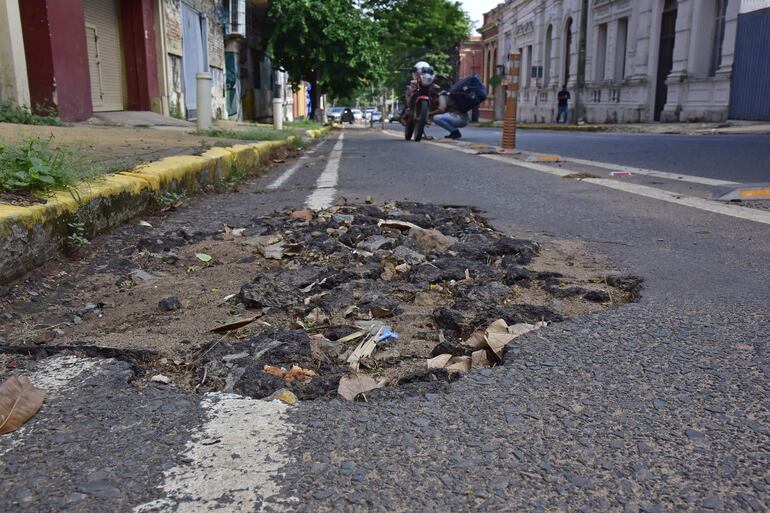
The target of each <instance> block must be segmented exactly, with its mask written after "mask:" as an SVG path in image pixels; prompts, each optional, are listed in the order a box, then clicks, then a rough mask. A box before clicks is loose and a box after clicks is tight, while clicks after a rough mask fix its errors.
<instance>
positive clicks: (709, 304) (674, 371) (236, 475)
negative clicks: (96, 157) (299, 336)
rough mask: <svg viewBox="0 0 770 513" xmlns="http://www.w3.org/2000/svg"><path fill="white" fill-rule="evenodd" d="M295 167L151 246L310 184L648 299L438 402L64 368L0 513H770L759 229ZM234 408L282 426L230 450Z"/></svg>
mask: <svg viewBox="0 0 770 513" xmlns="http://www.w3.org/2000/svg"><path fill="white" fill-rule="evenodd" d="M624 137H625V136H624ZM335 144H336V145H337V148H338V149H337V151H333V150H332V149H333V147H334V146H335ZM305 162H306V164H305V165H302V166H300V167H298V168H296V169H295V170H294V172H292V174H291V175H290V176H285V177H284V178H282V179H280V180H279V177H281V176H282V173H284V172H285V171H286V169H287V168H288V169H291V166H292V163H287V164H286V165H284V166H282V167H279V168H277V169H275V170H273V171H272V172H271V173H270V174H269V175H268V176H266V177H264V178H261V179H259V180H256V181H255V182H254V183H252V184H250V185H248V186H244V187H242V188H241V191H240V192H238V193H231V194H226V195H206V196H204V197H200V198H198V199H197V200H196V201H195V202H194V203H193V205H192V206H191V207H190V208H188V209H182V210H180V211H178V212H175V213H170V214H169V215H168V216H167V217H165V218H163V219H153V220H152V224H153V226H155V227H156V229H157V230H158V233H161V232H163V231H164V230H169V229H173V228H175V227H179V226H186V225H194V226H196V227H199V228H200V229H201V230H206V229H208V228H215V227H218V228H219V229H221V225H222V222H227V223H228V224H231V225H233V226H242V225H243V223H244V222H248V220H249V219H251V218H253V217H254V216H256V215H260V214H262V213H265V212H269V211H271V210H273V209H276V208H283V207H287V206H288V207H293V208H297V207H300V206H301V205H302V204H303V203H304V202H305V201H306V200H308V198H317V197H319V195H318V194H317V191H318V189H317V185H318V184H319V183H321V184H323V186H324V187H326V189H327V190H325V193H324V195H323V196H324V197H326V198H331V199H333V198H336V197H345V198H347V199H348V200H350V201H357V200H361V201H363V198H365V197H367V196H370V195H371V196H373V197H374V198H375V199H376V201H389V200H403V199H408V200H414V201H423V202H432V203H441V204H462V205H473V206H476V207H478V208H480V209H482V210H483V211H484V212H485V213H486V215H487V216H488V218H489V219H491V220H492V222H493V224H494V225H495V226H496V227H497V228H499V229H501V230H504V231H506V232H508V233H510V234H511V235H514V236H519V237H524V238H531V239H535V240H537V241H538V242H540V243H542V244H544V245H546V246H548V244H550V243H551V242H554V241H569V242H570V243H572V244H576V245H577V246H576V247H577V248H578V249H576V251H589V252H591V253H593V254H598V255H601V256H602V257H603V258H606V259H607V260H609V261H610V262H611V265H612V267H614V268H616V269H617V270H619V271H621V272H626V273H631V274H635V275H638V276H641V277H643V278H644V279H645V288H644V290H643V292H642V298H641V299H640V301H639V302H637V303H633V304H628V305H625V306H622V307H618V308H613V309H610V310H606V311H604V312H601V313H598V314H594V315H591V316H586V317H580V318H573V319H570V320H568V321H566V322H562V323H556V324H553V325H551V326H548V327H546V328H543V329H541V330H539V331H538V332H536V333H533V334H528V335H525V336H523V337H521V338H519V339H517V349H516V350H515V351H514V352H513V356H512V358H511V359H510V361H509V362H508V363H507V364H506V365H504V366H502V367H497V368H494V369H490V370H488V371H485V372H480V373H477V374H473V375H471V376H469V377H467V378H464V379H461V380H459V381H457V382H454V383H452V384H451V385H448V387H447V389H446V390H445V391H444V392H443V393H438V394H419V393H417V394H415V395H413V396H407V397H392V398H389V399H382V400H379V401H373V402H369V403H363V402H356V403H347V402H340V401H337V400H334V401H331V402H325V401H311V402H304V403H301V404H300V405H299V406H298V407H296V408H292V409H288V410H286V411H284V410H281V411H276V410H268V409H265V408H263V407H261V406H259V404H257V403H261V404H276V403H265V402H261V401H254V402H253V403H250V402H244V403H242V404H239V405H237V406H233V405H232V404H230V403H228V402H227V401H233V400H234V399H232V398H229V399H228V398H216V397H215V398H213V399H212V398H211V397H209V396H207V397H206V398H203V399H202V400H201V398H199V397H196V396H185V395H184V394H181V393H179V392H175V391H174V390H173V389H170V388H164V387H162V386H159V385H152V386H149V387H147V388H136V387H132V386H131V385H127V384H126V383H127V381H128V380H130V369H129V368H128V367H127V366H125V365H122V364H118V363H115V362H103V363H99V364H93V363H91V364H89V365H90V366H89V367H82V368H81V366H78V365H77V362H74V363H73V362H69V363H68V365H69V366H74V367H75V369H76V370H77V373H76V372H75V370H72V371H70V374H72V375H75V376H76V377H73V378H71V379H69V380H65V379H64V377H62V378H61V379H60V381H61V383H58V384H56V383H54V384H52V386H51V389H52V390H53V397H54V399H55V401H54V403H53V406H52V407H50V408H44V409H43V410H42V411H41V412H40V414H38V416H36V417H35V418H34V419H33V420H32V421H31V422H30V423H29V425H28V427H25V428H24V429H23V430H21V431H19V432H17V433H14V434H11V435H8V436H4V437H0V456H2V458H0V470H2V474H3V475H4V476H12V477H10V478H8V477H5V478H4V479H3V480H0V506H2V508H0V509H3V510H5V511H53V510H57V511H132V509H133V508H135V507H139V508H138V509H136V510H134V511H138V512H150V511H164V512H165V511H168V512H197V511H221V512H225V511H260V510H264V511H307V512H311V511H312V512H323V511H382V512H393V511H415V512H427V511H438V512H443V511H457V512H460V511H516V512H519V511H521V512H556V511H558V512H562V511H564V512H573V511H574V512H578V511H580V512H587V511H592V512H601V513H603V512H629V513H638V512H645V513H654V512H664V511H677V512H678V511H683V512H721V511H745V512H763V511H767V510H768V509H770V470H768V469H770V409H769V407H768V404H769V402H768V396H769V395H770V381H769V380H768V379H769V378H770V361H769V360H768V347H767V344H768V339H769V337H768V333H769V332H770V315H769V313H770V309H769V307H768V298H770V225H768V224H762V223H758V222H752V221H748V220H744V219H738V218H735V217H730V216H726V215H721V214H717V213H713V212H708V211H704V210H700V209H696V208H690V207H685V206H681V205H675V204H672V203H669V202H664V201H659V200H656V199H651V198H647V197H643V196H639V195H637V194H630V193H628V192H621V191H617V190H612V189H609V188H605V187H599V186H597V185H595V184H592V183H588V182H582V181H576V180H564V179H561V178H559V177H558V176H554V175H551V174H546V173H541V172H538V171H534V170H531V169H526V168H522V167H515V166H511V165H510V164H508V163H502V162H498V161H494V160H490V159H486V158H482V157H480V156H478V155H469V154H463V153H458V152H455V151H452V150H450V149H447V148H441V147H437V146H435V145H426V144H416V143H411V142H410V143H407V142H405V141H403V140H400V139H399V138H397V137H392V136H388V135H384V134H381V133H375V132H368V131H364V130H350V129H347V130H345V136H344V139H343V140H342V141H340V140H339V138H338V135H337V134H335V133H333V134H332V136H331V137H330V140H327V141H326V142H324V143H323V144H322V145H321V146H320V147H319V148H318V150H317V151H316V152H315V154H314V156H313V157H312V158H310V159H309V160H307V161H305ZM337 162H338V164H339V165H338V167H337V164H336V163H337ZM758 162H759V161H758ZM640 164H641V163H640ZM646 167H654V166H652V165H651V164H649V163H648V164H646ZM689 169H692V168H689ZM276 180H279V181H278V182H276ZM276 183H278V185H277V186H276V188H275V189H268V186H269V185H271V184H276ZM332 184H336V185H334V186H332ZM43 362H45V360H43V361H42V362H41V365H42V366H43V370H41V371H39V374H40V373H42V376H43V377H39V379H41V380H42V381H43V382H49V383H50V382H51V378H50V376H49V377H48V378H46V377H45V376H46V371H45V364H44V363H43ZM49 371H50V369H49ZM48 374H49V375H50V374H51V372H48ZM58 374H62V373H58ZM64 374H66V373H64ZM62 375H63V374H62ZM46 380H47V381H46ZM217 401H219V404H220V405H221V404H224V406H222V407H220V408H219V410H217V409H216V407H215V406H212V403H214V404H216V403H217ZM246 410H248V411H251V412H252V414H253V415H256V416H257V417H259V418H262V419H263V420H264V419H270V420H271V421H272V422H273V424H269V423H268V424H267V425H263V424H260V422H259V418H258V419H256V420H253V421H252V420H251V419H250V420H249V421H248V422H247V423H246V424H248V425H247V426H243V427H242V429H241V428H238V429H235V428H233V429H229V428H228V426H231V425H232V423H233V422H235V421H236V420H237V419H235V420H234V419H233V418H232V417H233V416H235V417H239V418H241V417H242V416H243V415H244V414H245V413H244V412H245V411H246ZM228 415H229V416H228ZM242 422H243V421H242ZM255 426H258V427H255ZM204 449H205V450H204ZM249 451H252V452H249ZM268 453H269V454H268ZM217 458H220V459H221V458H224V459H226V460H227V463H226V464H225V463H217V462H218V461H219V460H218V459H217ZM217 465H220V466H217ZM270 469H272V470H270Z"/></svg>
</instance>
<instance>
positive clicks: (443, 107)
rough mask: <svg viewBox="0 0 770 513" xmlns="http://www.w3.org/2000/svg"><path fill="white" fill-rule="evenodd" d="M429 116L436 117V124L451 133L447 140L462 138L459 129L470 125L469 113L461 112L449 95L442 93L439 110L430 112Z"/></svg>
mask: <svg viewBox="0 0 770 513" xmlns="http://www.w3.org/2000/svg"><path fill="white" fill-rule="evenodd" d="M429 115H430V116H434V117H433V122H434V123H436V124H437V125H438V126H440V127H441V128H443V129H444V130H446V131H448V132H449V135H447V136H446V137H445V138H446V139H459V138H460V137H462V136H463V135H462V134H461V133H460V130H459V129H460V128H462V127H464V126H466V125H467V124H468V113H467V112H461V111H460V109H458V108H457V106H456V105H455V104H454V102H453V101H452V98H451V97H450V95H449V94H447V93H442V94H441V95H440V96H439V97H438V109H436V110H434V111H432V112H430V113H429Z"/></svg>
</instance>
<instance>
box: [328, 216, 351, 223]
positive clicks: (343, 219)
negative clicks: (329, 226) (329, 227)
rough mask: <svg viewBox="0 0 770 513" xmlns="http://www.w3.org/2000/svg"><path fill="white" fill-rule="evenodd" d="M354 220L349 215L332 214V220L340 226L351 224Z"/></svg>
mask: <svg viewBox="0 0 770 513" xmlns="http://www.w3.org/2000/svg"><path fill="white" fill-rule="evenodd" d="M354 219H355V218H354V217H353V216H352V215H349V214H332V220H333V221H335V222H337V223H340V224H353V220H354Z"/></svg>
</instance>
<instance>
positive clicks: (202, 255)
mask: <svg viewBox="0 0 770 513" xmlns="http://www.w3.org/2000/svg"><path fill="white" fill-rule="evenodd" d="M195 258H197V259H198V260H200V261H201V262H211V255H207V254H206V253H195Z"/></svg>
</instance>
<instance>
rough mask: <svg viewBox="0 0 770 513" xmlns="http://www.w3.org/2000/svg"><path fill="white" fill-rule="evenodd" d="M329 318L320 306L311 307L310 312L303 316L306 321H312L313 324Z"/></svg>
mask: <svg viewBox="0 0 770 513" xmlns="http://www.w3.org/2000/svg"><path fill="white" fill-rule="evenodd" d="M328 320H329V316H328V315H326V312H324V311H323V309H321V308H318V307H316V308H313V309H312V310H310V313H309V314H307V315H306V316H305V321H306V322H313V323H315V324H320V323H324V322H326V321H328Z"/></svg>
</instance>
